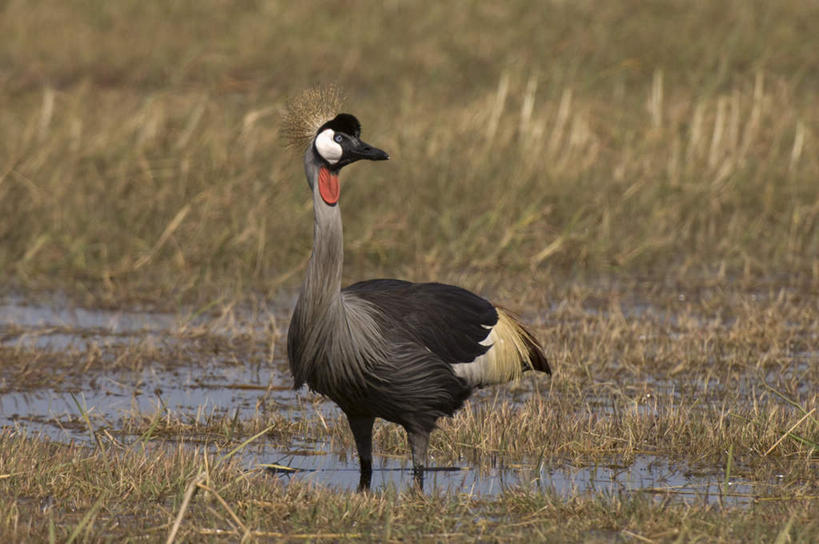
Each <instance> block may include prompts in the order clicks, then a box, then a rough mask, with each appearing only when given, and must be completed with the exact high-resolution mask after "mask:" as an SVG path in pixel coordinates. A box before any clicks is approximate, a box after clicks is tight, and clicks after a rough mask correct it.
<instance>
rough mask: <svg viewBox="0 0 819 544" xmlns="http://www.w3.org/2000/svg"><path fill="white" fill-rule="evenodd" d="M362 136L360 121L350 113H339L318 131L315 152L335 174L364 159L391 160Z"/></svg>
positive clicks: (314, 143) (314, 144)
mask: <svg viewBox="0 0 819 544" xmlns="http://www.w3.org/2000/svg"><path fill="white" fill-rule="evenodd" d="M360 136H361V123H359V122H358V119H356V118H355V116H353V115H350V114H349V113H339V114H338V115H336V116H335V117H334V118H333V119H332V120H330V121H327V122H326V123H324V124H323V125H321V127H319V129H318V130H317V131H316V137H315V138H314V139H313V151H314V152H315V153H316V155H317V156H318V157H320V158H321V160H322V161H324V162H325V163H327V166H328V168H329V169H330V170H333V171H335V172H338V171H339V170H341V168H343V167H344V166H347V165H348V164H351V163H354V162H356V161H359V160H362V159H366V160H370V161H383V160H387V159H389V158H390V156H389V155H387V153H386V152H384V151H382V150H381V149H378V148H377V147H373V146H371V145H370V144H368V143H366V142H364V141H363V140H362V139H361V137H360Z"/></svg>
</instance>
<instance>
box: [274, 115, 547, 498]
mask: <svg viewBox="0 0 819 544" xmlns="http://www.w3.org/2000/svg"><path fill="white" fill-rule="evenodd" d="M322 120H323V121H324V122H323V123H322V124H321V126H319V127H318V129H315V127H314V126H313V127H311V128H314V129H315V132H313V133H312V135H311V137H310V140H309V145H308V147H307V150H306V152H305V154H304V167H305V174H306V177H307V181H308V185H309V186H310V188H311V189H312V191H313V209H314V219H315V222H314V232H313V253H312V255H311V257H310V260H309V263H308V265H307V271H306V274H305V279H304V283H303V285H302V288H301V291H300V294H299V299H298V302H297V303H296V307H295V309H294V312H293V317H292V320H291V323H290V328H289V331H288V338H287V352H288V361H289V364H290V370H291V372H292V374H293V378H294V386H295V388H300V387H302V386H303V385H305V384H306V385H308V386H309V387H310V389H312V390H314V391H316V392H318V393H321V394H323V395H325V396H327V397H329V398H330V399H332V400H333V401H334V402H335V403H336V404H338V406H339V407H340V408H341V410H342V411H343V412H344V413H345V414H346V416H347V418H348V421H349V424H350V429H351V431H352V433H353V436H354V438H355V442H356V447H357V449H358V454H359V461H360V466H361V478H360V482H359V489H367V488H369V486H370V484H371V479H372V429H373V423H374V421H375V418H382V419H385V420H387V421H391V422H393V423H397V424H399V425H401V426H402V427H404V429H405V430H406V432H407V437H408V442H409V446H410V450H411V454H412V462H413V471H414V474H415V478H416V481H417V482H418V484H419V485H420V486H421V487H422V486H423V469H424V465H425V463H426V452H427V445H428V443H429V435H430V433H431V432H432V430H433V429H434V428H435V426H436V422H437V420H438V419H439V418H440V417H442V416H451V415H452V414H453V413H454V412H455V411H456V410H458V409H459V408H460V407H461V406H462V405H463V403H464V401H465V400H466V399H467V398H468V397H469V395H470V394H471V393H472V391H473V390H474V389H475V388H478V387H484V386H487V385H493V384H499V383H505V382H508V381H510V380H512V379H514V378H517V377H519V376H520V375H521V374H522V373H523V372H525V371H528V370H536V371H541V372H545V373H549V374H550V373H551V369H550V367H549V364H548V362H547V360H546V357H545V355H544V353H543V350H542V348H541V347H540V345H539V344H538V342H537V341H536V340H535V338H534V337H533V336H532V335H531V334H530V333H529V332H528V331H527V330H526V329H525V328H524V327H523V325H521V323H520V322H519V321H518V320H517V319H516V318H515V317H513V316H512V315H511V314H509V313H508V312H506V311H505V310H503V309H501V308H498V307H496V306H495V305H493V304H492V303H490V302H489V301H487V300H485V299H483V298H482V297H480V296H478V295H476V294H474V293H471V292H469V291H467V290H465V289H462V288H460V287H456V286H452V285H444V284H440V283H412V282H407V281H402V280H395V279H376V280H368V281H362V282H359V283H355V284H353V285H350V286H348V287H346V288H343V289H342V287H341V282H342V265H343V255H344V247H343V235H342V232H343V231H342V221H341V208H340V205H339V195H340V186H339V180H338V174H339V171H340V170H341V168H342V167H344V166H346V165H347V164H350V163H352V162H355V161H357V160H361V159H366V160H386V159H388V158H389V157H388V155H387V154H386V153H385V152H384V151H381V150H380V149H377V148H374V147H372V146H370V145H368V144H366V143H364V142H363V141H361V139H360V124H359V123H358V120H357V119H356V118H355V117H353V116H352V115H349V114H344V113H342V114H338V115H336V116H335V117H333V118H332V119H330V120H329V121H327V120H324V119H322ZM304 136H305V135H303V136H302V137H303V138H304ZM304 139H305V140H306V138H304Z"/></svg>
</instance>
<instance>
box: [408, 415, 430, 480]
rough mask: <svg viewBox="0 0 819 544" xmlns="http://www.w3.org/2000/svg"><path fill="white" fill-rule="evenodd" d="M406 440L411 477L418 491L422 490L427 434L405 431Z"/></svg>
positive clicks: (427, 443)
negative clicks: (410, 460)
mask: <svg viewBox="0 0 819 544" xmlns="http://www.w3.org/2000/svg"><path fill="white" fill-rule="evenodd" d="M407 440H408V441H409V446H410V451H411V452H412V475H413V477H414V478H415V483H416V484H417V485H418V489H421V490H423V489H424V466H425V465H426V464H427V446H428V445H429V433H428V432H423V431H410V430H409V429H407Z"/></svg>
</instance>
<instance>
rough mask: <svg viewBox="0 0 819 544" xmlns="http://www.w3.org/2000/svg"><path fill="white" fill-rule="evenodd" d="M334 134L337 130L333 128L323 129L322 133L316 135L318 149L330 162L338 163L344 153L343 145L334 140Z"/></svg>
mask: <svg viewBox="0 0 819 544" xmlns="http://www.w3.org/2000/svg"><path fill="white" fill-rule="evenodd" d="M333 136H335V131H333V129H331V128H328V129H325V130H323V131H321V134H319V135H318V136H316V150H318V152H319V155H321V156H322V157H323V158H324V160H326V161H327V162H329V163H330V164H335V163H337V162H338V160H339V159H340V158H341V155H342V154H343V153H344V151H343V150H342V149H341V146H340V145H338V144H337V143H336V142H335V141H333Z"/></svg>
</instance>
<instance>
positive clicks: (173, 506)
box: [0, 432, 819, 542]
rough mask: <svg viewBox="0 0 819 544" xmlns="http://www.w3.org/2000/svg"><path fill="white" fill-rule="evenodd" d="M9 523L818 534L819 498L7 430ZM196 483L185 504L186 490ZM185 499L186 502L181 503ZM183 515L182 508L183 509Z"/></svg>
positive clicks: (397, 535) (88, 531)
mask: <svg viewBox="0 0 819 544" xmlns="http://www.w3.org/2000/svg"><path fill="white" fill-rule="evenodd" d="M0 446H2V447H0V504H2V505H3V509H2V512H3V514H2V516H0V530H2V533H3V534H4V535H6V536H7V537H8V538H14V539H19V538H28V539H31V538H35V539H37V540H42V541H45V540H48V539H50V540H51V541H57V540H59V541H64V540H73V539H77V538H79V539H81V540H83V541H89V542H97V541H103V540H107V539H111V538H114V539H132V540H140V541H145V540H147V541H151V542H160V541H164V540H165V538H166V537H167V536H168V535H169V534H170V533H171V528H172V526H173V524H174V521H175V520H176V519H181V522H180V524H179V530H178V532H177V533H176V537H177V540H178V541H187V540H199V539H203V538H204V539H208V540H224V539H228V540H235V539H243V540H246V541H255V540H257V539H262V540H264V539H268V538H284V539H290V540H294V539H298V540H301V539H310V540H331V541H338V540H373V541H391V540H407V539H410V540H419V539H421V540H440V539H446V540H448V541H472V540H473V539H475V538H480V539H482V540H490V541H509V540H531V539H554V538H559V539H560V540H562V541H584V542H589V541H610V540H611V539H616V538H629V539H634V538H637V537H636V536H634V535H638V536H639V537H641V538H647V539H650V540H651V541H675V540H677V539H682V540H684V541H688V540H692V541H699V540H702V539H706V540H708V541H710V542H733V541H743V542H749V541H750V542H763V541H765V542H770V541H772V540H773V539H774V538H777V535H779V536H782V535H785V536H784V537H785V538H790V539H791V540H790V541H791V542H810V541H811V540H812V538H813V537H814V536H815V535H816V531H817V530H819V528H817V526H816V516H815V512H816V510H815V497H813V498H812V499H811V498H810V497H804V498H801V499H800V498H799V497H798V496H797V497H782V499H784V500H777V501H763V502H760V503H759V504H757V505H755V506H754V507H753V508H752V509H733V508H727V509H719V508H717V507H713V506H706V505H703V504H697V503H691V504H687V503H684V502H674V501H672V502H670V501H668V500H664V501H654V500H651V499H649V498H647V497H645V496H642V495H640V494H637V495H626V496H607V495H602V494H601V495H589V496H579V497H576V498H574V499H571V500H569V501H566V500H564V499H562V498H560V497H557V496H553V495H550V494H548V493H543V492H537V493H535V492H532V491H527V490H525V489H521V490H511V491H508V492H506V493H505V494H503V495H500V496H498V497H496V498H491V499H481V498H479V497H475V496H470V495H467V494H460V495H431V496H423V495H419V494H417V493H414V492H412V491H408V492H403V493H401V494H398V495H396V493H395V492H394V491H387V492H385V493H374V494H344V493H337V492H333V491H330V490H326V489H322V488H321V487H316V486H313V485H310V484H305V483H300V482H298V481H295V482H292V483H290V484H289V485H285V484H284V483H283V482H282V481H280V480H277V479H271V478H269V477H267V476H265V475H264V474H263V473H261V472H249V473H248V472H243V471H242V470H241V469H240V467H239V466H237V465H236V464H235V463H233V462H232V461H227V462H226V463H222V464H220V463H219V460H218V459H216V458H213V457H205V456H203V455H202V454H200V453H197V452H196V451H191V450H190V449H187V448H185V447H184V446H182V445H180V446H179V447H178V448H177V449H174V450H172V451H170V452H168V451H167V450H155V449H151V448H149V449H147V450H143V449H142V448H139V447H132V448H125V449H118V448H113V447H111V448H108V449H106V450H99V451H90V450H88V449H86V448H84V447H81V446H76V445H73V446H71V445H69V446H66V445H57V444H51V443H47V442H42V441H39V440H36V439H31V438H26V437H23V436H20V435H17V434H14V433H11V434H10V433H8V432H4V433H2V434H0ZM189 489H196V490H197V491H198V493H196V494H195V495H193V496H192V497H191V499H190V501H189V502H188V503H187V504H185V501H184V495H185V493H186V491H187V490H189ZM183 507H184V508H183ZM180 512H181V514H182V515H181V517H180V516H179V514H180Z"/></svg>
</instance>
